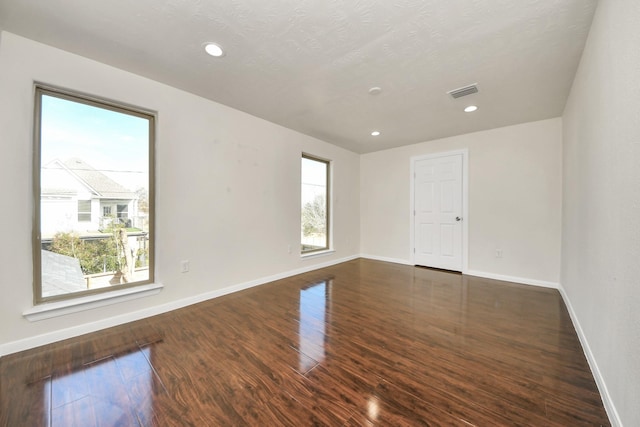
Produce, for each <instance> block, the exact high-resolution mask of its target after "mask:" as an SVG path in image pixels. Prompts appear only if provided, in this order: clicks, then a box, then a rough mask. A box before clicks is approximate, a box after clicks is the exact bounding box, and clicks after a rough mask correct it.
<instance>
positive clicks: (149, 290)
mask: <svg viewBox="0 0 640 427" xmlns="http://www.w3.org/2000/svg"><path fill="white" fill-rule="evenodd" d="M163 287H164V286H163V285H161V284H158V283H151V284H148V285H142V286H134V287H133V288H127V289H120V290H117V291H113V292H105V293H102V294H96V295H87V296H86V297H80V298H74V299H71V300H66V301H58V302H51V303H47V304H41V305H36V306H35V307H33V308H30V309H28V310H26V311H25V312H24V313H22V315H23V316H24V317H26V318H27V320H29V321H31V322H37V321H39V320H44V319H51V318H52V317H59V316H64V315H66V314H71V313H78V312H80V311H85V310H90V309H92V308H97V307H104V306H106V305H111V304H116V303H119V302H123V301H129V300H132V299H136V298H142V297H146V296H151V295H155V294H158V293H160V291H161V290H162V288H163Z"/></svg>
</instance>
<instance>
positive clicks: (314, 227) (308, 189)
mask: <svg viewBox="0 0 640 427" xmlns="http://www.w3.org/2000/svg"><path fill="white" fill-rule="evenodd" d="M301 175H302V176H301V178H302V180H301V182H302V186H301V187H302V189H301V190H302V191H301V200H302V215H301V216H302V218H301V219H302V221H301V224H302V227H301V228H302V229H301V230H300V234H301V238H300V243H301V251H302V253H303V254H305V253H310V252H315V251H321V250H326V249H329V235H330V233H329V200H330V199H329V162H328V161H327V160H322V159H318V158H316V157H312V156H309V155H306V154H303V155H302V174H301Z"/></svg>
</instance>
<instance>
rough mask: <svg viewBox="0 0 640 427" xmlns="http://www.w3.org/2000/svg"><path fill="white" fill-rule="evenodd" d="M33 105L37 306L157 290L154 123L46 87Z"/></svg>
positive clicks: (135, 113)
mask: <svg viewBox="0 0 640 427" xmlns="http://www.w3.org/2000/svg"><path fill="white" fill-rule="evenodd" d="M35 104H36V116H35V117H36V119H35V133H34V134H35V138H34V141H35V150H34V153H35V155H34V191H35V201H36V203H35V214H34V218H35V219H34V233H33V235H34V242H33V247H34V254H33V259H34V276H35V278H34V303H35V304H39V303H43V302H49V301H56V300H61V299H69V298H75V297H78V296H85V295H87V294H93V293H100V292H107V291H109V290H114V289H121V288H124V287H131V286H136V285H142V284H147V283H151V282H153V260H154V254H153V248H154V232H153V218H154V203H153V200H154V199H153V194H154V193H153V145H154V143H153V141H154V129H155V117H154V115H153V114H150V113H147V112H145V111H141V110H137V109H133V108H131V107H129V106H125V105H119V104H116V103H113V102H110V101H103V100H100V99H96V98H91V97H87V96H83V95H78V94H74V93H71V92H68V91H63V90H58V89H54V88H48V87H44V86H40V85H37V86H36V99H35ZM100 213H102V216H101V215H100Z"/></svg>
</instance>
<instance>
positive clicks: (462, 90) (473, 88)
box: [447, 83, 478, 99]
mask: <svg viewBox="0 0 640 427" xmlns="http://www.w3.org/2000/svg"><path fill="white" fill-rule="evenodd" d="M447 93H448V94H449V95H451V97H452V98H453V99H458V98H462V97H463V96H467V95H472V94H474V93H478V83H474V84H471V85H468V86H464V87H459V88H458V89H453V90H450V91H449V92H447Z"/></svg>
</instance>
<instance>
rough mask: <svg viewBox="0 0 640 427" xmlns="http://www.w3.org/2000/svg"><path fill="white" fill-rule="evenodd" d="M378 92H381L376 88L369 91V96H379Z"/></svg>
mask: <svg viewBox="0 0 640 427" xmlns="http://www.w3.org/2000/svg"><path fill="white" fill-rule="evenodd" d="M380 92H382V88H379V87H378V86H375V87H372V88H371V89H369V95H379V94H380Z"/></svg>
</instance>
